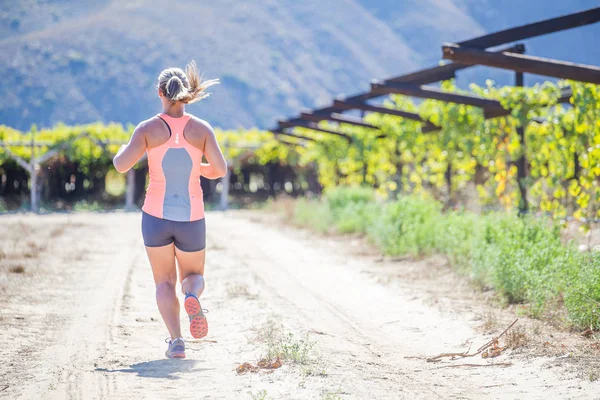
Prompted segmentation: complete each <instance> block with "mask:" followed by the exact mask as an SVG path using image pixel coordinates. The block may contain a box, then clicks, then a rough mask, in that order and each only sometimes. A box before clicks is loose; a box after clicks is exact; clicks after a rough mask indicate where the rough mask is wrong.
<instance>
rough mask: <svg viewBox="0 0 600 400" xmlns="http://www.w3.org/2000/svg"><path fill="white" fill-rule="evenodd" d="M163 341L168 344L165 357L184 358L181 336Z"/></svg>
mask: <svg viewBox="0 0 600 400" xmlns="http://www.w3.org/2000/svg"><path fill="white" fill-rule="evenodd" d="M165 342H167V343H168V344H169V348H168V349H167V351H166V352H165V356H167V358H185V341H184V340H183V338H177V339H175V340H171V339H165Z"/></svg>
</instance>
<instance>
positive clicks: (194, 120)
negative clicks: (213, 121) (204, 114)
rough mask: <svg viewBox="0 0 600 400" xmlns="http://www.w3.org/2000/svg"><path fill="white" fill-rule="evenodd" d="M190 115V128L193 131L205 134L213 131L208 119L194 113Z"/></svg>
mask: <svg viewBox="0 0 600 400" xmlns="http://www.w3.org/2000/svg"><path fill="white" fill-rule="evenodd" d="M188 115H189V116H190V121H189V122H188V125H190V128H192V130H193V131H195V132H197V133H204V134H206V133H212V132H213V128H212V126H211V125H210V124H209V123H208V121H205V120H203V119H201V118H198V117H196V116H195V115H192V114H188Z"/></svg>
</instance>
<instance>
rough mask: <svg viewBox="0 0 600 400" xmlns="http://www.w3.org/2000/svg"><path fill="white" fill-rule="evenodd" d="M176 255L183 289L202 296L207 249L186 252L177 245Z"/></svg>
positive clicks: (184, 291)
mask: <svg viewBox="0 0 600 400" xmlns="http://www.w3.org/2000/svg"><path fill="white" fill-rule="evenodd" d="M175 255H176V257H177V263H178V264H179V279H180V280H181V291H182V292H183V293H184V294H187V293H191V294H194V295H195V296H196V297H200V295H201V294H202V292H203V291H204V262H205V256H206V250H200V251H194V252H185V251H181V250H179V249H178V248H177V247H175Z"/></svg>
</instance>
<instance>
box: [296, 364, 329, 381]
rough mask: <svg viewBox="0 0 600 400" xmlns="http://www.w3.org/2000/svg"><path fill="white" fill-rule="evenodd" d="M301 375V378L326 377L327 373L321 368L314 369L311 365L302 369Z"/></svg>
mask: <svg viewBox="0 0 600 400" xmlns="http://www.w3.org/2000/svg"><path fill="white" fill-rule="evenodd" d="M302 375H303V376H320V377H323V378H324V377H326V376H327V371H326V370H325V368H323V367H315V366H312V365H305V366H304V367H302Z"/></svg>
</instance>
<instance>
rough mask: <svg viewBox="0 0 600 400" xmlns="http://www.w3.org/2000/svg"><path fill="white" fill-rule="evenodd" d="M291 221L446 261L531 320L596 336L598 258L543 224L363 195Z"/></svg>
mask: <svg viewBox="0 0 600 400" xmlns="http://www.w3.org/2000/svg"><path fill="white" fill-rule="evenodd" d="M294 217H295V220H296V222H297V223H298V224H300V225H302V226H307V227H312V228H313V229H315V230H317V231H319V232H328V231H330V230H331V227H332V226H333V227H335V230H337V231H338V232H340V233H353V232H359V233H363V234H365V235H366V236H367V237H368V238H369V240H370V241H371V242H372V243H374V244H375V245H376V246H377V247H378V248H379V249H380V250H381V251H382V252H383V253H385V254H388V255H395V256H397V255H411V256H414V257H423V256H427V255H431V254H442V255H445V256H447V257H448V258H449V260H450V261H451V262H452V264H453V266H454V267H455V268H456V269H457V270H458V271H459V272H461V273H463V274H465V275H467V276H468V277H469V278H470V279H471V280H472V281H473V282H474V283H475V284H476V285H477V286H479V287H481V288H484V287H492V288H494V289H495V290H496V292H497V293H498V294H499V295H500V297H501V299H503V301H505V302H506V303H510V304H524V305H526V307H527V309H528V312H529V314H530V315H531V316H534V317H539V318H543V317H545V316H546V315H550V314H552V315H557V312H556V311H557V308H562V309H566V314H567V320H565V321H563V323H564V324H565V325H571V326H572V327H575V328H579V329H580V328H587V327H590V326H591V327H593V328H594V329H600V252H591V253H581V252H579V251H578V250H577V249H576V247H575V245H574V244H571V243H563V242H562V241H561V236H560V228H559V226H557V225H556V224H554V223H553V222H552V221H550V220H547V219H544V218H534V217H525V218H520V217H518V216H517V215H515V214H508V213H499V212H496V213H489V214H484V215H477V214H474V213H469V212H457V211H452V212H448V213H443V212H442V205H441V204H440V203H439V202H437V201H434V200H431V199H426V198H421V197H416V196H408V197H400V198H398V199H397V200H395V201H391V202H381V201H378V200H377V199H376V198H375V194H374V191H372V190H371V189H364V188H336V189H335V190H332V191H330V192H328V193H327V194H326V195H325V196H324V199H322V200H321V201H318V200H311V201H308V200H300V201H299V202H298V203H297V205H296V208H295V213H294ZM563 307H564V308H563ZM558 314H559V315H560V313H558Z"/></svg>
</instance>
